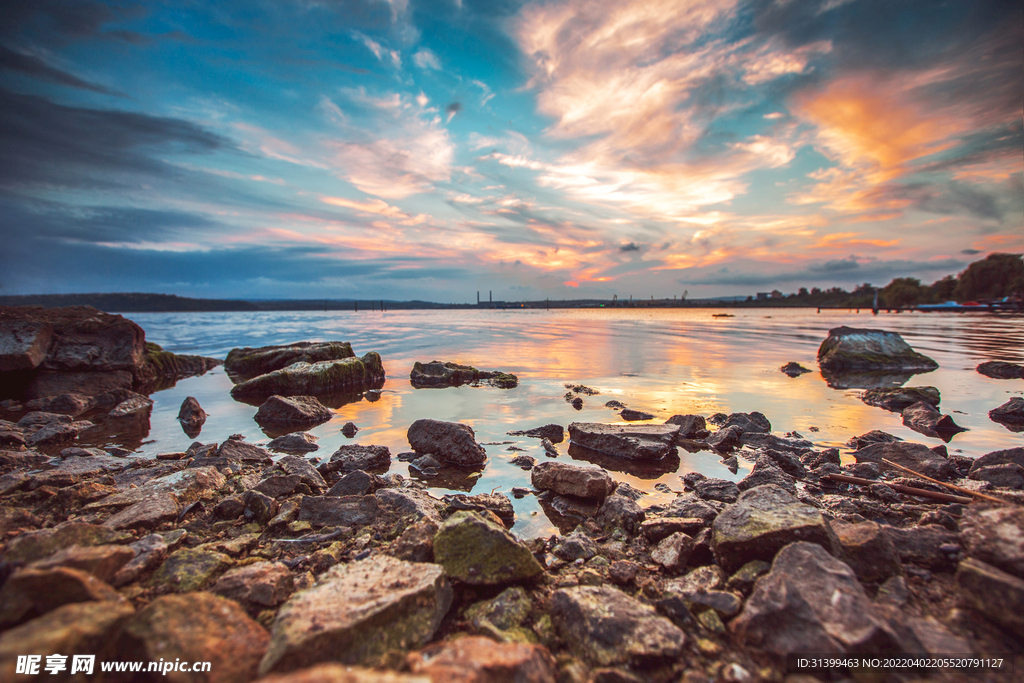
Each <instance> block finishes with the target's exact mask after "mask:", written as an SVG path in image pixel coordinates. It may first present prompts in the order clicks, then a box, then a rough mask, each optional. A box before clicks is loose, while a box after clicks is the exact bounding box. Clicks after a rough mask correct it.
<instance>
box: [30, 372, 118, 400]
mask: <svg viewBox="0 0 1024 683" xmlns="http://www.w3.org/2000/svg"><path fill="white" fill-rule="evenodd" d="M133 384H134V378H133V377H132V373H131V372H130V371H128V370H114V371H111V372H103V371H97V372H52V371H50V372H46V371H42V372H38V373H37V374H36V375H34V376H33V377H32V379H31V380H30V381H29V383H28V386H27V387H26V388H25V394H24V395H25V398H27V399H32V400H34V399H38V398H45V397H47V396H60V395H62V394H81V395H83V396H98V395H102V394H105V393H108V392H123V391H127V390H130V389H131V388H132V385H133Z"/></svg>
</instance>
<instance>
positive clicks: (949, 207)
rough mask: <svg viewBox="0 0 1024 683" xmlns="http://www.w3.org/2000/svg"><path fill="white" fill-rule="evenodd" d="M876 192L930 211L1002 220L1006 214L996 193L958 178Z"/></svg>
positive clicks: (894, 186) (874, 193) (886, 187)
mask: <svg viewBox="0 0 1024 683" xmlns="http://www.w3.org/2000/svg"><path fill="white" fill-rule="evenodd" d="M872 194H873V195H874V196H877V197H879V198H880V199H882V200H883V201H885V200H909V201H911V202H912V206H913V207H914V208H915V209H918V210H919V211H927V212H929V213H937V214H942V215H950V214H966V215H968V216H973V217H974V218H981V219H987V220H999V221H1001V220H1002V219H1003V216H1004V210H1003V207H1002V206H1000V204H999V201H998V200H997V199H996V197H995V196H994V195H991V194H989V193H987V192H983V191H981V190H978V189H975V188H974V187H971V186H969V185H965V184H963V183H958V182H956V181H949V182H947V183H942V184H928V183H909V184H905V185H887V186H884V187H881V188H879V189H878V190H876V191H875V192H873V193H872Z"/></svg>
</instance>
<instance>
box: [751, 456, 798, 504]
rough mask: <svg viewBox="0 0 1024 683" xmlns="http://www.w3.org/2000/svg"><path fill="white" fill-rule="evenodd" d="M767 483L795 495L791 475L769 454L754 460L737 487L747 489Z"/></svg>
mask: <svg viewBox="0 0 1024 683" xmlns="http://www.w3.org/2000/svg"><path fill="white" fill-rule="evenodd" d="M767 485H772V486H777V487H779V488H781V489H783V490H785V491H788V492H789V493H790V494H792V495H796V483H795V482H794V480H793V477H791V476H790V475H788V474H786V473H785V472H783V471H782V468H780V467H779V466H778V465H776V464H775V460H774V459H773V458H772V457H771V456H769V455H766V454H762V455H760V456H758V458H757V460H756V461H755V462H754V467H753V469H751V470H750V474H748V475H747V476H746V477H744V478H743V480H742V481H740V483H739V484H737V487H738V488H739V489H740V490H741V491H749V490H751V489H753V488H756V487H758V486H767Z"/></svg>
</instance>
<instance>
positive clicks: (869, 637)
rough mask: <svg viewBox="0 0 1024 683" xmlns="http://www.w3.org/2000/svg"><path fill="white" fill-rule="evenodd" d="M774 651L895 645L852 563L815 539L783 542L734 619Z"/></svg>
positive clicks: (743, 632)
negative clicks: (837, 555) (785, 543)
mask: <svg viewBox="0 0 1024 683" xmlns="http://www.w3.org/2000/svg"><path fill="white" fill-rule="evenodd" d="M730 628H731V630H732V631H733V633H734V634H735V635H736V636H737V638H738V639H739V640H740V641H741V642H744V643H747V644H749V645H750V646H752V647H756V648H758V649H762V650H765V651H767V652H769V653H772V654H774V655H776V656H780V657H782V656H785V655H787V654H789V653H791V652H815V653H821V654H838V653H845V652H850V651H853V652H879V651H883V652H884V651H891V650H890V649H889V648H887V647H884V646H886V645H889V646H890V647H891V644H892V636H891V634H890V633H889V632H888V631H887V629H886V627H885V625H884V622H882V621H881V620H880V619H879V618H878V617H877V616H876V615H875V614H874V611H873V608H872V605H871V601H870V599H869V598H868V596H867V594H865V592H864V589H863V587H861V585H860V583H858V582H857V577H856V576H855V575H854V572H853V570H852V569H850V567H849V566H847V565H846V564H844V563H843V562H840V561H839V560H837V559H835V558H834V557H832V556H831V555H829V554H828V553H827V552H826V551H825V550H824V549H823V548H822V547H821V546H818V545H815V544H813V543H803V542H799V543H793V544H791V545H788V546H787V547H785V548H783V549H782V550H781V551H780V552H779V554H778V556H777V557H776V558H775V561H774V562H773V563H772V569H771V572H770V573H769V574H768V575H767V576H765V577H762V578H761V579H759V580H758V582H757V584H756V585H755V586H754V592H753V593H752V594H751V595H750V597H749V598H748V599H747V601H746V604H745V605H744V606H743V611H742V612H741V613H740V615H739V616H738V617H736V619H735V620H734V621H733V622H732V624H731V625H730Z"/></svg>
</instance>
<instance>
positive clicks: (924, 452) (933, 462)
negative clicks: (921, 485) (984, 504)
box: [853, 441, 956, 479]
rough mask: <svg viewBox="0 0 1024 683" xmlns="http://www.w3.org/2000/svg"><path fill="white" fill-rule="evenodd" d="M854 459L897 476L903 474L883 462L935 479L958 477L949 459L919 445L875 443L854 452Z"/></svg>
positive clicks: (903, 442)
mask: <svg viewBox="0 0 1024 683" xmlns="http://www.w3.org/2000/svg"><path fill="white" fill-rule="evenodd" d="M853 457H854V458H856V459H857V462H874V463H878V464H879V465H880V466H881V467H882V469H883V470H885V471H889V472H896V473H897V474H902V473H901V472H900V471H899V470H897V469H896V468H894V467H890V466H889V465H886V464H885V463H883V462H882V461H883V460H889V461H891V462H894V463H896V464H897V465H902V466H904V467H907V468H909V469H912V470H914V471H915V472H919V473H920V474H923V475H925V476H928V477H932V478H933V479H949V478H951V477H955V476H956V471H955V470H954V469H953V466H952V465H950V464H949V460H948V459H946V458H944V457H942V456H941V455H939V454H938V453H936V452H935V451H933V450H932V449H930V448H928V447H927V446H925V445H924V444H919V443H912V442H906V441H900V442H896V443H875V444H871V445H869V446H865V447H864V448H861V449H860V450H857V451H854V453H853Z"/></svg>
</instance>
